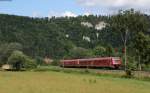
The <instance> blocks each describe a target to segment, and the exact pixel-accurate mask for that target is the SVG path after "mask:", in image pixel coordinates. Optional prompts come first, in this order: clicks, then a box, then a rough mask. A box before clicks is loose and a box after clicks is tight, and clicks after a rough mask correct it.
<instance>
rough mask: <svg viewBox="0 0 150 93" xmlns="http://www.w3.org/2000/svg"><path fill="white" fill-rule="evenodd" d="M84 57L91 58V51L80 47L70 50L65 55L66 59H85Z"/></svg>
mask: <svg viewBox="0 0 150 93" xmlns="http://www.w3.org/2000/svg"><path fill="white" fill-rule="evenodd" d="M86 57H92V51H91V50H88V49H85V48H81V47H75V48H73V49H71V50H70V52H69V54H68V55H66V58H86Z"/></svg>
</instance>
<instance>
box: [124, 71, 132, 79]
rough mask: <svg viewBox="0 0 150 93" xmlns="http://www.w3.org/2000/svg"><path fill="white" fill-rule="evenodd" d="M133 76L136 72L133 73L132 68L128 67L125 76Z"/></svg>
mask: <svg viewBox="0 0 150 93" xmlns="http://www.w3.org/2000/svg"><path fill="white" fill-rule="evenodd" d="M133 76H134V74H133V72H132V70H130V69H127V70H126V74H125V77H126V78H132V77H133Z"/></svg>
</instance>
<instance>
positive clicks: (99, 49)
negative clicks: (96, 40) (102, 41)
mask: <svg viewBox="0 0 150 93" xmlns="http://www.w3.org/2000/svg"><path fill="white" fill-rule="evenodd" d="M106 51H107V50H106V48H104V47H103V46H100V45H99V46H97V47H95V48H94V50H93V52H94V55H95V56H101V57H104V56H106Z"/></svg>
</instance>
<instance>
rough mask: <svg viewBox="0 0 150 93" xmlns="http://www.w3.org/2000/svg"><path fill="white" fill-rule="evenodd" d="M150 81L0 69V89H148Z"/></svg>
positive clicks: (138, 92) (99, 92) (70, 92)
mask: <svg viewBox="0 0 150 93" xmlns="http://www.w3.org/2000/svg"><path fill="white" fill-rule="evenodd" d="M149 86H150V83H149V82H145V81H138V80H132V79H121V78H112V77H105V76H102V77H98V76H92V75H89V74H73V73H72V74H67V73H62V72H54V71H49V72H0V93H149V92H150V88H149Z"/></svg>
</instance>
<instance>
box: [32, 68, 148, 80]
mask: <svg viewBox="0 0 150 93" xmlns="http://www.w3.org/2000/svg"><path fill="white" fill-rule="evenodd" d="M34 71H37V72H38V71H55V72H64V73H76V74H90V75H95V76H105V77H106V76H108V77H116V78H126V73H125V71H123V70H102V69H85V68H83V69H82V68H61V67H58V66H40V67H38V68H37V69H34ZM132 74H133V76H132V77H131V78H130V79H137V80H144V81H150V72H146V71H132Z"/></svg>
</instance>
